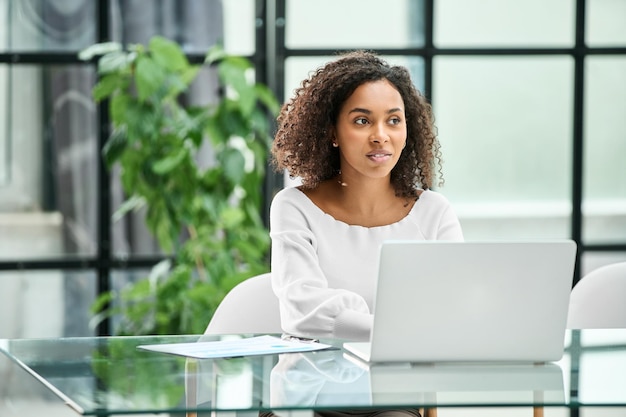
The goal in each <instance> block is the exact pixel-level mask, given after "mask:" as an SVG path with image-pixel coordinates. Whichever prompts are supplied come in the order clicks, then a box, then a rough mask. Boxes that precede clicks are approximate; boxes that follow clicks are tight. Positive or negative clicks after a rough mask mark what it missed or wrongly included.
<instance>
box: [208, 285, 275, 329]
mask: <svg viewBox="0 0 626 417" xmlns="http://www.w3.org/2000/svg"><path fill="white" fill-rule="evenodd" d="M238 333H282V329H281V326H280V311H279V307H278V298H276V295H275V294H274V292H273V291H272V282H271V274H270V273H266V274H262V275H257V276H255V277H252V278H248V279H247V280H245V281H243V282H241V283H239V284H238V285H236V286H235V287H234V288H233V289H232V290H230V292H229V293H228V294H226V297H224V299H223V300H222V302H221V303H220V305H219V306H218V308H217V310H215V314H213V317H212V318H211V321H210V323H209V325H208V326H207V328H206V330H205V331H204V334H207V335H208V334H212V335H214V334H238Z"/></svg>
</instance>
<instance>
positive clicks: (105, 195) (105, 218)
mask: <svg viewBox="0 0 626 417" xmlns="http://www.w3.org/2000/svg"><path fill="white" fill-rule="evenodd" d="M109 10H110V1H109V0H99V2H98V15H97V16H96V22H97V25H98V26H97V34H98V35H97V36H98V42H106V41H108V40H110V39H111V33H110V22H109ZM98 122H99V123H98V126H99V127H100V129H99V132H97V137H98V149H99V150H102V149H104V145H105V143H106V141H107V139H108V137H109V122H110V119H109V110H108V101H107V100H105V101H102V102H100V103H99V104H98ZM97 161H98V162H97V164H98V190H99V192H98V193H96V194H97V198H98V204H97V205H96V208H97V210H98V213H97V219H98V225H97V230H96V233H97V238H98V240H97V241H98V248H97V268H96V276H97V289H96V291H97V292H96V295H97V296H99V295H101V294H103V293H106V292H108V291H109V290H110V289H111V282H110V275H111V269H110V267H109V263H110V261H111V242H112V239H111V198H110V196H111V177H110V174H109V172H108V169H107V167H106V166H105V164H104V160H103V158H97ZM96 332H97V335H98V336H108V335H110V334H111V333H112V329H111V322H110V320H109V319H108V318H105V319H103V320H102V321H101V322H100V323H99V324H98V327H97V329H96Z"/></svg>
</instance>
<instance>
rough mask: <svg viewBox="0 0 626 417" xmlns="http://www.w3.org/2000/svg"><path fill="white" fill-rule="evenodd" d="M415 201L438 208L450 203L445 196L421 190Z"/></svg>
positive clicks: (436, 192)
mask: <svg viewBox="0 0 626 417" xmlns="http://www.w3.org/2000/svg"><path fill="white" fill-rule="evenodd" d="M417 201H422V202H424V203H429V204H433V205H440V206H448V205H450V201H449V200H448V198H447V197H446V196H445V195H443V194H442V193H440V192H438V191H433V190H423V191H422V192H421V194H420V196H419V198H418V200H417Z"/></svg>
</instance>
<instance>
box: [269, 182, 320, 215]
mask: <svg viewBox="0 0 626 417" xmlns="http://www.w3.org/2000/svg"><path fill="white" fill-rule="evenodd" d="M313 208H314V207H313V203H312V202H311V200H309V198H308V197H307V196H306V194H304V192H302V190H300V189H299V188H298V187H286V188H283V189H281V190H280V191H278V192H277V193H276V194H275V195H274V197H273V198H272V203H271V205H270V211H271V212H277V211H280V212H284V211H288V212H293V211H294V210H296V211H298V212H305V213H306V212H311V211H312V210H313Z"/></svg>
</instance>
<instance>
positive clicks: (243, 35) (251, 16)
mask: <svg viewBox="0 0 626 417" xmlns="http://www.w3.org/2000/svg"><path fill="white" fill-rule="evenodd" d="M254 3H255V1H254V0H237V1H232V0H231V1H222V7H224V49H225V50H226V51H227V52H228V53H231V54H234V55H244V56H249V55H252V54H254V51H255V39H256V36H255V35H256V32H255V31H256V25H257V22H256V16H255V10H254V7H255V5H254Z"/></svg>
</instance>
